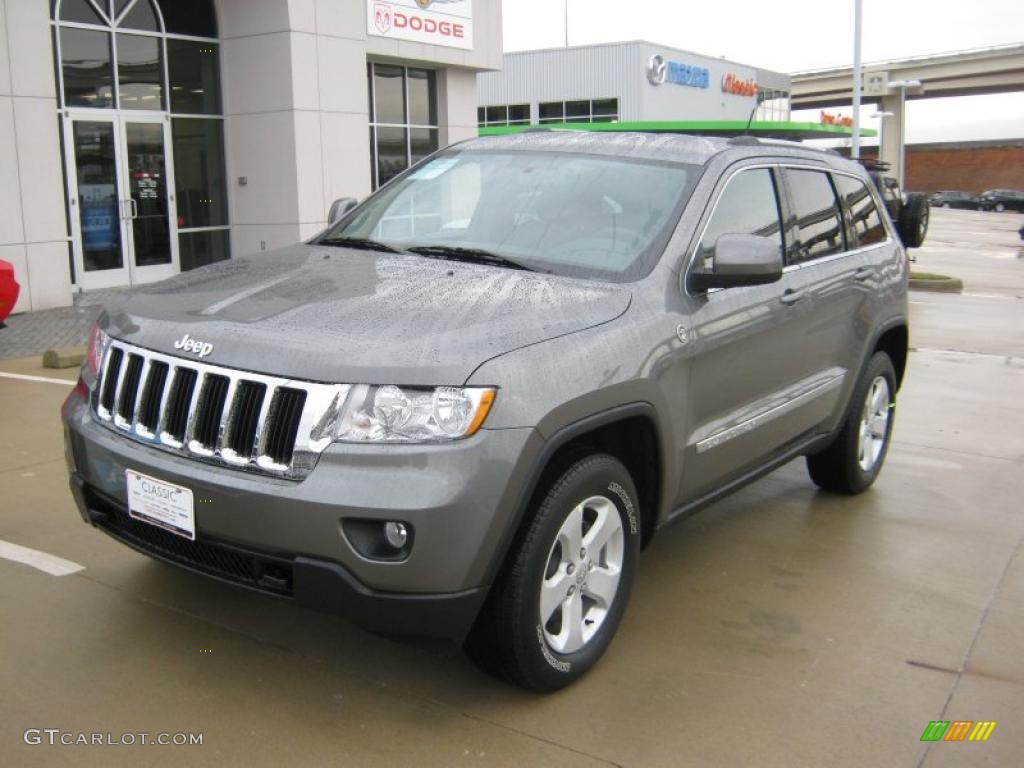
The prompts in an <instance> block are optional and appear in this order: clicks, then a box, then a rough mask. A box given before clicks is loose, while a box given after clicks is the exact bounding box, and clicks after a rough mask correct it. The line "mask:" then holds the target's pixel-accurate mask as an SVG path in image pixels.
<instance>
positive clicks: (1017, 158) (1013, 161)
mask: <svg viewBox="0 0 1024 768" xmlns="http://www.w3.org/2000/svg"><path fill="white" fill-rule="evenodd" d="M839 151H840V152H841V153H842V154H844V155H847V156H849V151H850V150H849V149H846V148H843V149H840V150H839ZM861 155H862V156H863V157H864V158H865V159H869V158H871V159H874V158H877V157H878V150H877V148H876V147H865V148H864V150H863V152H862V153H861ZM905 186H906V188H907V189H909V190H911V191H913V192H938V191H940V190H943V189H957V190H963V191H964V192H973V193H975V194H976V193H978V192H984V191H985V190H986V189H1024V140H1009V141H964V142H956V143H953V142H949V143H942V144H909V145H908V146H907V183H906V185H905Z"/></svg>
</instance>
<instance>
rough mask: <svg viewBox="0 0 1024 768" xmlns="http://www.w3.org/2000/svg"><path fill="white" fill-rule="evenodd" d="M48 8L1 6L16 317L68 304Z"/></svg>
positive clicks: (1, 145) (8, 255)
mask: <svg viewBox="0 0 1024 768" xmlns="http://www.w3.org/2000/svg"><path fill="white" fill-rule="evenodd" d="M64 211H65V200H64V182H63V178H62V171H61V160H60V135H59V131H58V128H57V101H56V92H55V85H54V76H53V52H52V43H51V34H50V17H49V3H45V2H26V0H0V259H4V260H5V261H9V262H11V263H12V264H13V265H14V270H15V276H16V278H17V280H18V282H19V283H21V295H20V297H19V299H18V304H17V305H16V306H15V311H16V312H27V311H30V310H38V309H49V308H52V307H58V306H67V305H68V304H70V303H71V277H70V271H69V267H68V239H67V223H66V219H65V215H64Z"/></svg>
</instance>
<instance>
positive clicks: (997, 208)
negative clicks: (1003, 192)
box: [996, 203, 1006, 213]
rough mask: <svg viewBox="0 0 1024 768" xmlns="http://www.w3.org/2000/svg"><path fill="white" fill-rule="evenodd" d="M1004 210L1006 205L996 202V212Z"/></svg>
mask: <svg viewBox="0 0 1024 768" xmlns="http://www.w3.org/2000/svg"><path fill="white" fill-rule="evenodd" d="M1005 210H1006V206H1005V205H1003V204H1002V203H996V213H1002V212H1003V211H1005Z"/></svg>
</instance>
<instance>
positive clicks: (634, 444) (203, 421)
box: [63, 132, 907, 690]
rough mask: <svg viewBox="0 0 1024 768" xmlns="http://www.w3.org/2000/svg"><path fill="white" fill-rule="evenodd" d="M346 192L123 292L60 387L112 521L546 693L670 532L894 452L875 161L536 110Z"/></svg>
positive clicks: (86, 468) (595, 643)
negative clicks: (655, 540) (563, 123)
mask: <svg viewBox="0 0 1024 768" xmlns="http://www.w3.org/2000/svg"><path fill="white" fill-rule="evenodd" d="M346 208H347V206H345V205H341V206H338V207H337V208H336V210H337V211H339V212H340V213H341V217H340V220H338V221H337V222H335V223H334V224H332V225H331V226H329V227H328V229H327V230H326V231H325V232H323V233H322V234H321V235H320V236H318V237H316V238H315V239H314V240H312V241H310V242H308V243H305V244H302V245H297V246H294V247H291V248H286V249H284V250H281V251H277V252H274V253H264V254H259V255H255V256H251V257H246V258H239V259H235V260H232V261H226V262H222V263H219V264H215V265H211V266H208V267H205V268H202V269H198V270H195V271H192V272H188V273H184V274H181V275H179V276H177V277H175V278H173V279H171V280H168V281H166V282H162V283H159V284H155V285H151V286H148V287H144V288H141V289H139V290H137V291H135V292H134V293H133V294H132V295H130V296H129V297H128V298H127V299H126V300H124V301H123V302H122V303H120V304H118V305H116V306H110V307H108V308H107V310H106V311H105V313H104V314H103V315H102V316H101V317H100V319H99V321H98V323H97V326H96V328H95V330H94V332H93V335H92V339H91V342H90V347H89V355H88V359H87V362H86V364H85V366H84V367H83V370H82V374H81V380H80V381H79V384H78V386H77V387H76V388H75V390H74V392H73V393H72V395H71V396H70V397H69V398H68V400H67V402H66V404H65V405H64V409H63V417H64V423H65V425H66V435H67V460H68V466H69V468H70V473H71V488H72V491H73V493H74V496H75V498H76V500H77V502H78V506H79V508H80V510H81V514H82V517H83V518H84V519H85V521H86V522H88V523H91V524H92V525H94V526H96V527H97V528H99V529H101V530H103V531H104V532H106V533H108V534H110V535H111V536H113V537H115V538H117V539H119V540H121V541H123V542H124V543H126V544H128V545H129V546H132V547H134V548H136V549H138V550H140V551H142V552H145V553H147V554H150V555H152V556H154V557H157V558H159V559H162V560H165V561H169V562H171V563H174V564H177V565H179V566H183V567H185V568H189V569H191V570H193V571H197V572H200V573H203V574H206V575H209V576H212V577H215V578H219V579H223V580H226V581H230V582H233V583H236V584H241V585H244V586H247V587H250V588H253V589H257V590H262V591H264V592H266V593H270V594H273V595H278V596H281V597H284V598H289V599H293V600H295V601H297V602H298V603H300V604H302V605H307V606H313V607H318V608H325V609H331V610H335V611H339V612H341V613H343V614H345V615H347V616H349V617H351V618H352V619H353V620H355V621H356V622H358V623H361V624H362V625H364V626H365V627H368V628H370V629H372V630H376V631H381V632H389V633H413V634H420V635H431V636H440V637H449V638H456V639H465V641H466V647H467V648H468V650H469V652H470V653H471V655H472V656H473V657H474V658H475V659H476V660H477V661H478V662H479V663H481V664H482V665H484V666H485V667H486V668H488V669H490V670H493V671H495V672H497V673H499V674H501V675H503V676H505V677H507V678H509V679H511V680H513V681H515V682H517V683H519V684H520V685H523V686H526V687H528V688H531V689H534V690H552V689H556V688H559V687H561V686H564V685H566V684H568V683H569V682H571V681H572V680H574V679H576V678H578V677H579V676H580V675H581V674H583V673H584V672H585V671H586V670H587V669H588V668H590V667H591V666H593V665H594V663H595V662H596V661H597V660H598V659H599V657H600V656H601V655H602V653H603V652H604V651H605V649H606V648H607V647H608V645H609V643H610V642H611V640H612V636H613V635H614V634H615V631H616V628H617V627H618V625H619V623H620V621H621V620H622V617H623V612H624V611H625V609H626V603H627V601H628V598H629V593H630V587H631V585H632V583H633V580H634V578H635V576H636V572H637V566H638V555H639V552H640V548H641V545H642V544H645V543H646V542H648V541H650V539H651V537H652V536H653V535H654V534H655V532H656V531H657V530H658V528H660V527H661V526H664V525H665V524H667V523H669V522H671V521H672V520H673V519H676V518H679V517H680V516H682V515H685V514H687V513H688V512H690V511H693V510H695V509H697V508H698V507H701V506H704V505H706V504H708V503H710V502H712V501H714V500H715V499H718V498H719V497H721V496H722V495H723V494H726V493H728V492H730V491H731V490H733V489H735V488H737V487H739V486H741V485H743V484H744V483H747V482H749V481H751V480H753V479H755V478H757V477H758V476H760V475H762V474H764V473H765V472H768V471H770V470H771V469H773V468H775V467H778V466H779V465H781V464H783V463H785V462H787V461H789V460H790V459H792V458H794V457H797V456H801V455H803V456H806V462H807V467H808V469H809V471H810V477H811V479H812V480H813V481H814V482H815V483H817V484H818V485H819V486H821V487H822V488H825V489H828V490H830V491H835V492H840V493H858V492H860V491H863V490H865V489H866V488H867V487H868V486H870V485H871V483H872V482H873V481H874V480H875V478H876V476H877V475H878V472H879V470H880V469H881V467H882V463H883V461H884V460H885V456H886V451H887V449H888V447H889V439H890V434H891V432H892V427H893V419H894V410H893V405H894V402H895V395H896V391H897V389H898V388H899V386H900V381H901V378H902V376H903V370H904V365H905V362H906V357H907V299H906V290H907V262H906V258H905V254H904V251H903V248H902V246H901V244H900V242H899V240H898V239H897V237H895V235H894V229H893V225H892V222H891V221H890V219H889V217H888V215H887V213H886V211H885V206H884V204H883V202H882V201H881V200H880V199H879V197H878V193H877V191H876V190H875V189H874V185H873V184H872V183H871V181H870V180H869V178H868V176H867V174H866V172H865V170H864V169H863V168H862V167H861V166H860V165H857V164H854V163H851V162H848V161H845V160H843V159H841V158H839V157H838V156H836V155H833V154H829V153H825V152H820V151H815V150H809V149H803V148H800V147H798V146H795V145H785V144H783V143H771V142H762V141H758V140H752V139H744V140H739V141H737V140H733V141H728V140H723V139H703V138H696V137H686V136H668V135H645V134H633V133H621V134H610V135H609V134H604V135H600V134H591V133H583V132H548V133H542V132H531V133H524V134H520V135H516V136H506V137H492V138H479V139H474V140H470V141H466V142H463V143H461V144H458V145H456V146H453V147H450V148H448V149H446V150H443V151H441V152H439V153H437V154H435V155H433V156H432V157H430V158H428V159H427V160H425V161H424V162H422V163H420V164H419V165H417V166H415V167H414V168H412V169H410V170H409V171H408V172H406V173H405V174H404V175H402V176H400V177H398V178H396V179H395V180H394V181H393V182H391V183H389V184H387V185H386V186H384V187H383V188H382V189H380V190H378V191H377V192H376V193H375V194H373V195H372V196H371V197H369V198H368V199H367V200H365V201H364V202H363V203H362V204H361V205H358V206H356V207H355V208H354V209H351V210H346ZM737 556H738V557H739V556H741V555H740V554H739V553H737Z"/></svg>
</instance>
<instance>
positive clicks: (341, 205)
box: [327, 197, 359, 225]
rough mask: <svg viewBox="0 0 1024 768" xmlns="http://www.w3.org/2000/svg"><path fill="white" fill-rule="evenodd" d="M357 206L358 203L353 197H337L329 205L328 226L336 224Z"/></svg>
mask: <svg viewBox="0 0 1024 768" xmlns="http://www.w3.org/2000/svg"><path fill="white" fill-rule="evenodd" d="M357 205H359V201H358V200H356V199H355V198H354V197H339V198H338V199H337V200H335V201H334V202H333V203H331V210H330V212H329V213H328V214H327V223H328V225H330V224H337V223H338V222H339V221H341V220H342V219H343V218H345V214H346V213H348V212H349V211H351V210H352V209H353V208H355V207H356V206H357Z"/></svg>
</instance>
